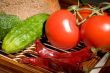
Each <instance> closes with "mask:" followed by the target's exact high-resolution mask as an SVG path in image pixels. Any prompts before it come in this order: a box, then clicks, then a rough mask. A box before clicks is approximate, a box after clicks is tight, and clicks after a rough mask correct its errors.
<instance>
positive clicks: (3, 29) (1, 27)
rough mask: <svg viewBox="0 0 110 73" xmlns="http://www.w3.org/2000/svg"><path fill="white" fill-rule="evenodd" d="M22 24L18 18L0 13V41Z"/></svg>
mask: <svg viewBox="0 0 110 73" xmlns="http://www.w3.org/2000/svg"><path fill="white" fill-rule="evenodd" d="M20 22H22V21H21V19H20V18H19V17H18V16H15V15H8V14H1V13H0V41H2V40H3V39H4V37H5V36H6V34H7V33H8V32H9V31H10V30H11V29H12V28H13V27H14V26H16V25H17V24H18V23H20Z"/></svg>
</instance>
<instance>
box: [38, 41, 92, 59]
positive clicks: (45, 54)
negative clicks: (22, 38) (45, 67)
mask: <svg viewBox="0 0 110 73" xmlns="http://www.w3.org/2000/svg"><path fill="white" fill-rule="evenodd" d="M36 52H37V53H38V54H39V56H40V57H42V58H51V59H52V58H53V59H61V58H71V57H72V58H73V57H76V56H79V57H81V58H82V59H86V58H87V59H88V58H90V57H91V55H92V52H91V50H90V48H87V47H86V48H83V49H82V50H80V51H76V52H68V53H66V52H58V51H54V50H51V49H49V48H47V47H45V46H44V45H43V44H42V43H41V42H40V41H39V40H37V41H36Z"/></svg>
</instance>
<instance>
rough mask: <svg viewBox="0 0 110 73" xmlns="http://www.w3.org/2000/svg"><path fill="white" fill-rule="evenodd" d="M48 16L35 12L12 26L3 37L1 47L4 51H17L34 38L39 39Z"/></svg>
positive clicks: (30, 42)
mask: <svg viewBox="0 0 110 73" xmlns="http://www.w3.org/2000/svg"><path fill="white" fill-rule="evenodd" d="M48 16H49V15H48V14H37V15H34V16H32V17H30V18H28V19H26V20H25V21H24V22H22V23H21V24H19V25H18V26H16V27H14V28H13V29H12V30H11V31H10V32H9V33H8V34H7V35H6V37H5V38H4V40H3V44H2V49H3V50H4V51H5V52H6V53H17V52H19V51H21V50H23V49H24V48H26V47H27V46H28V45H29V44H32V43H33V42H34V41H35V40H36V39H40V38H41V36H42V33H43V31H42V30H43V25H44V22H45V21H46V20H47V18H48Z"/></svg>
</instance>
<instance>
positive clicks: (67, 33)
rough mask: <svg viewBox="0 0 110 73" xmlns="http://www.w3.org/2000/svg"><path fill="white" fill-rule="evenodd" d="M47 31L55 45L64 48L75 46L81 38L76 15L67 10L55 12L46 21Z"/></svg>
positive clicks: (50, 40)
mask: <svg viewBox="0 0 110 73" xmlns="http://www.w3.org/2000/svg"><path fill="white" fill-rule="evenodd" d="M45 32H46V36H47V38H48V40H49V42H50V43H51V44H52V45H53V46H55V47H57V48H60V49H64V50H67V49H70V48H73V47H75V46H76V45H77V43H78V40H79V29H78V27H77V26H76V19H75V16H74V15H73V14H72V13H71V12H69V11H67V10H59V11H56V12H55V13H53V14H52V15H51V16H50V17H49V18H48V20H47V22H46V25H45Z"/></svg>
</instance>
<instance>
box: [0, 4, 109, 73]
mask: <svg viewBox="0 0 110 73" xmlns="http://www.w3.org/2000/svg"><path fill="white" fill-rule="evenodd" d="M109 8H110V3H101V4H100V6H99V7H94V6H93V5H87V6H79V5H73V6H70V7H69V8H68V9H61V10H58V11H56V12H54V13H53V14H51V15H50V16H49V15H47V14H37V15H34V16H32V17H29V18H28V19H26V20H24V21H22V22H21V23H19V25H17V26H15V27H13V28H12V29H11V31H9V32H8V34H7V35H6V36H5V37H4V39H3V41H2V42H3V43H2V49H3V50H4V51H5V52H6V53H8V54H9V53H18V52H20V51H22V50H24V49H25V48H26V47H28V46H29V45H31V44H33V43H34V44H35V52H36V55H38V57H36V58H33V57H32V58H22V60H21V62H22V63H29V64H32V65H35V66H40V67H43V68H46V69H48V70H51V71H59V72H60V71H61V72H65V73H73V72H77V73H78V72H79V73H81V72H83V71H82V69H83V68H82V64H81V63H82V62H84V61H87V60H90V59H91V58H92V57H94V55H96V53H97V51H99V50H101V51H106V52H109V51H110V49H109V48H110V39H109V36H110V16H109V12H108V11H107V9H109ZM94 48H95V51H94ZM67 67H68V68H67Z"/></svg>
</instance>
